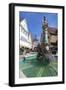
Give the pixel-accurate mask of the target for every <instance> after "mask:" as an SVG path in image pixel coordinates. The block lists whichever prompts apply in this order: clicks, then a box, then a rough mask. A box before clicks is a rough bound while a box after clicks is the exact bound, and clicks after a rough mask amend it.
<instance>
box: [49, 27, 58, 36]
mask: <svg viewBox="0 0 66 90" xmlns="http://www.w3.org/2000/svg"><path fill="white" fill-rule="evenodd" d="M48 31H49V33H50V34H55V35H56V34H57V28H54V27H48Z"/></svg>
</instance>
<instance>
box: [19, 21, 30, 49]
mask: <svg viewBox="0 0 66 90" xmlns="http://www.w3.org/2000/svg"><path fill="white" fill-rule="evenodd" d="M19 32H20V48H21V47H25V48H28V49H31V48H32V36H31V33H30V32H29V30H28V26H27V21H26V19H23V20H21V21H20V24H19Z"/></svg>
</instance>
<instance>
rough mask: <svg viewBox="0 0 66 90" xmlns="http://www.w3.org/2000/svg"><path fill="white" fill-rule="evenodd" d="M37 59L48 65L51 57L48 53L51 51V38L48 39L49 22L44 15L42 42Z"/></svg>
mask: <svg viewBox="0 0 66 90" xmlns="http://www.w3.org/2000/svg"><path fill="white" fill-rule="evenodd" d="M37 52H38V55H37V60H38V61H41V62H42V63H44V65H47V64H48V63H49V58H48V57H47V54H48V53H49V40H48V22H47V20H46V17H45V16H44V18H43V21H42V34H41V43H40V44H39V45H38V48H37Z"/></svg>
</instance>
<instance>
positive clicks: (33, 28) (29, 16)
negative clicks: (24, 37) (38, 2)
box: [19, 12, 58, 39]
mask: <svg viewBox="0 0 66 90" xmlns="http://www.w3.org/2000/svg"><path fill="white" fill-rule="evenodd" d="M44 16H45V17H46V18H47V20H48V26H50V27H54V28H57V27H58V21H57V20H58V15H57V13H37V12H20V14H19V18H20V20H23V19H26V21H27V25H28V30H29V32H31V33H32V36H33V38H34V37H35V36H36V37H37V39H40V36H41V32H42V19H43V17H44Z"/></svg>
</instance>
